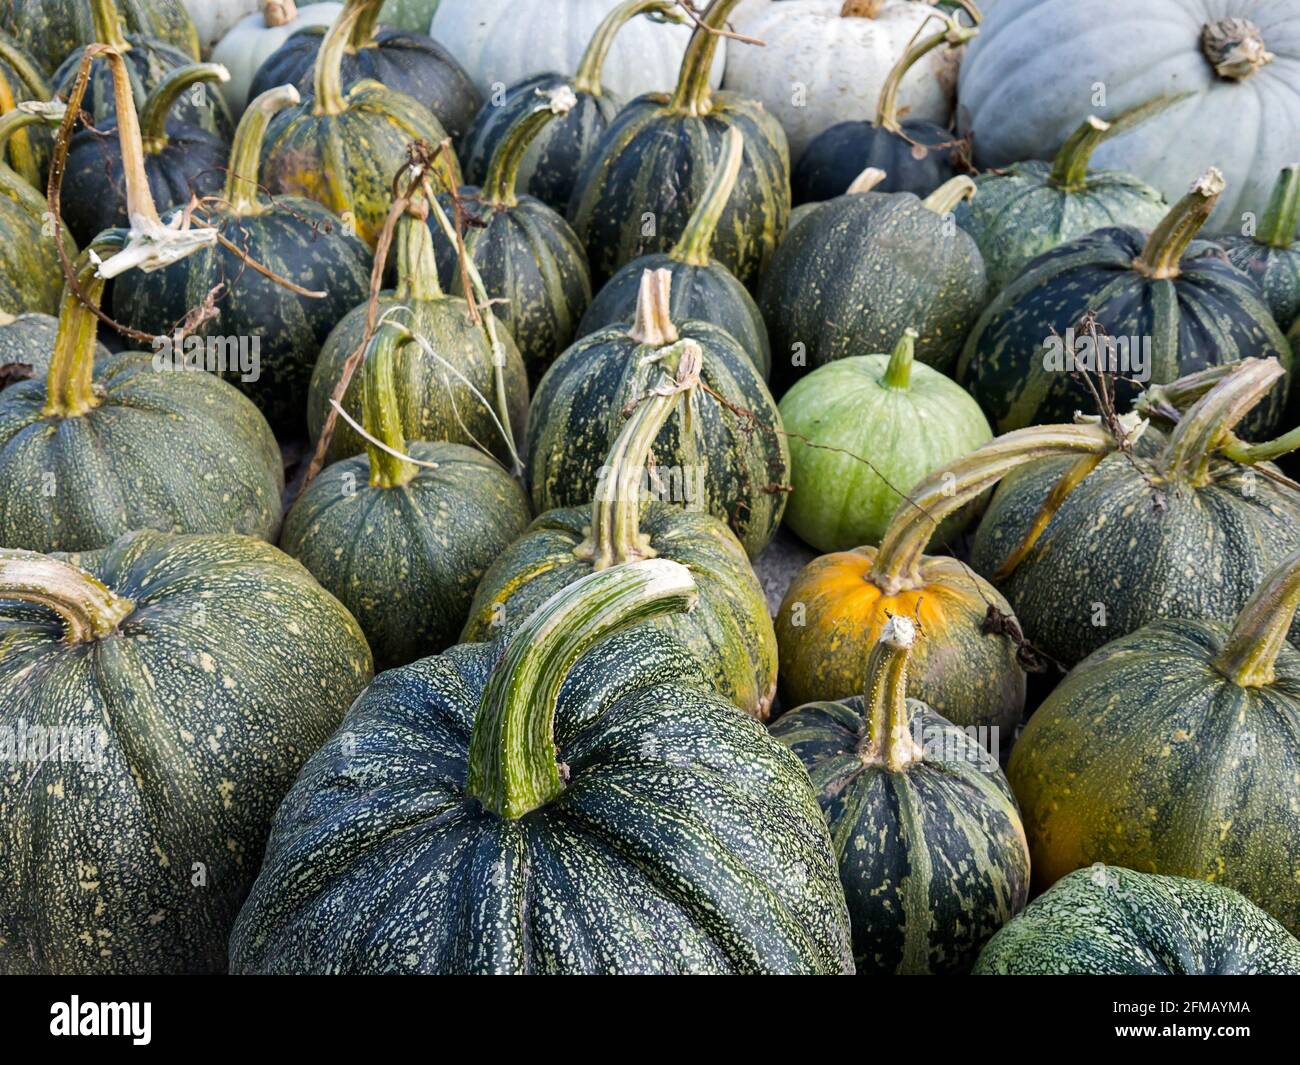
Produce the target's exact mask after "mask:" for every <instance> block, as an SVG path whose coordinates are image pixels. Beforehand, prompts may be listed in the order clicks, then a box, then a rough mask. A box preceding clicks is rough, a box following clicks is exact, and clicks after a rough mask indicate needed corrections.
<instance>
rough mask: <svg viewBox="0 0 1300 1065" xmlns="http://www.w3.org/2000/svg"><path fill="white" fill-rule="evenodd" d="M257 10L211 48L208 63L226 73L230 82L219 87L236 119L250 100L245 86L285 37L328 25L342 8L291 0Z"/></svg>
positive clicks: (268, 2)
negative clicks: (210, 62)
mask: <svg viewBox="0 0 1300 1065" xmlns="http://www.w3.org/2000/svg"><path fill="white" fill-rule="evenodd" d="M258 6H259V7H260V8H261V10H260V11H257V12H255V13H254V14H251V15H249V16H248V17H247V18H243V19H240V20H239V21H238V22H236V23H235V24H234V25H233V26H232V27H231V28H230V31H229V32H228V33H227V34H226V35H225V36H224V37H222V38H221V40H220V41H219V42H218V43H217V46H216V47H215V48H214V49H212V61H213V62H214V63H220V64H221V65H222V66H224V67H225V68H226V69H227V70H229V71H230V80H229V81H227V82H225V83H224V84H223V85H222V86H221V92H222V95H223V96H225V98H226V104H227V106H229V108H230V112H231V114H233V115H234V116H235V117H236V118H238V117H239V116H240V115H242V114H243V113H244V107H245V106H246V105H247V104H248V102H249V101H250V100H251V99H252V97H251V96H250V95H249V92H248V89H249V86H251V85H252V84H253V75H254V74H256V73H257V71H258V68H260V67H261V65H262V63H263V62H264V61H265V60H266V59H268V58H269V57H270V56H271V55H272V54H273V53H274V52H275V51H276V50H277V49H278V48H279V47H280V45H282V44H284V42H285V41H287V40H288V39H289V37H290V36H291V35H292V34H294V33H297V32H298V31H299V30H301V29H305V28H306V27H308V26H329V25H330V24H331V23H332V22H333V21H334V19H335V18H337V17H338V13H339V12H340V11H342V10H343V5H342V4H338V3H332V2H331V3H325V2H321V3H314V4H311V3H305V4H303V5H302V7H299V6H298V5H297V4H296V3H294V0H262V3H261V4H259V5H258Z"/></svg>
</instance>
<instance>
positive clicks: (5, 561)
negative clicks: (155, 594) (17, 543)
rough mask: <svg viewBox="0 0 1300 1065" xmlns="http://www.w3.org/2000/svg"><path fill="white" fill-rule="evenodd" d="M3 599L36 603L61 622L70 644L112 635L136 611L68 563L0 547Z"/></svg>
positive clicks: (1, 594) (64, 635)
mask: <svg viewBox="0 0 1300 1065" xmlns="http://www.w3.org/2000/svg"><path fill="white" fill-rule="evenodd" d="M0 599H8V600H17V601H19V602H23V603H35V604H38V605H39V606H43V607H47V608H49V609H50V610H52V611H54V612H55V613H56V614H58V615H59V617H61V618H62V619H63V638H64V640H66V641H67V642H68V643H87V642H89V641H90V640H98V639H102V638H103V637H105V636H110V635H112V633H113V631H114V630H115V629H116V628H117V627H118V626H119V625H120V624H121V623H122V622H123V621H124V620H125V619H126V618H127V617H129V616H130V614H131V612H132V611H133V610H135V603H134V601H132V600H130V599H127V598H126V597H125V596H121V595H118V594H117V593H115V592H114V591H112V590H111V589H110V588H109V587H108V585H106V584H104V583H103V581H100V580H98V579H97V578H95V577H93V576H91V575H90V574H89V573H87V572H86V571H85V570H83V569H79V568H78V567H76V566H73V565H71V564H69V563H67V562H61V561H59V560H58V559H56V558H50V557H49V556H48V555H40V554H37V553H36V552H35V551H18V550H15V549H12V548H0Z"/></svg>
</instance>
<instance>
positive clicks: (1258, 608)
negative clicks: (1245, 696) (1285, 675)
mask: <svg viewBox="0 0 1300 1065" xmlns="http://www.w3.org/2000/svg"><path fill="white" fill-rule="evenodd" d="M1297 606H1300V550H1296V551H1292V552H1291V554H1289V555H1288V556H1287V557H1286V558H1284V559H1283V560H1282V561H1281V562H1280V563H1278V565H1277V566H1276V567H1274V569H1273V570H1272V572H1270V573H1269V574H1268V575H1267V576H1266V577H1265V578H1264V583H1263V584H1261V585H1260V586H1259V587H1258V588H1256V589H1255V594H1254V595H1252V596H1251V597H1250V599H1249V601H1248V602H1247V603H1246V605H1245V606H1244V607H1242V608H1241V612H1240V613H1239V614H1238V615H1237V620H1236V621H1235V622H1233V625H1232V633H1231V634H1230V635H1229V636H1228V642H1227V643H1226V644H1225V645H1224V647H1223V650H1222V651H1220V652H1219V655H1218V657H1216V658H1215V660H1214V667H1215V669H1217V670H1218V671H1219V672H1220V673H1222V674H1223V675H1224V676H1225V677H1227V678H1228V679H1229V680H1230V681H1232V682H1233V683H1234V684H1237V685H1239V686H1241V687H1243V688H1263V687H1265V686H1267V685H1269V684H1272V683H1273V681H1275V680H1276V679H1277V671H1276V669H1275V667H1276V665H1277V656H1278V654H1279V653H1280V652H1281V650H1282V647H1283V645H1284V644H1285V643H1286V640H1287V633H1288V632H1289V631H1290V629H1291V622H1292V621H1293V620H1294V619H1295V612H1296V607H1297Z"/></svg>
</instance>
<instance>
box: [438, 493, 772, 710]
mask: <svg viewBox="0 0 1300 1065" xmlns="http://www.w3.org/2000/svg"><path fill="white" fill-rule="evenodd" d="M590 526H591V508H590V507H571V508H568V509H565V510H552V511H550V512H549V513H546V514H543V515H542V516H541V517H540V518H538V519H537V520H536V521H534V522H533V523H532V525H530V526H529V528H528V531H527V533H526V534H525V535H524V536H523V537H521V538H520V539H519V540H517V541H516V542H515V543H514V544H512V545H511V546H510V547H509V548H507V549H506V550H505V551H504V552H503V553H502V554H501V555H500V557H498V558H497V560H496V561H495V562H494V563H493V564H492V566H491V568H490V569H489V570H488V571H487V573H486V574H485V575H484V577H483V580H482V581H481V582H480V583H479V586H478V591H477V592H475V593H474V604H473V606H472V607H471V609H470V614H469V621H468V622H467V623H466V625H465V631H464V632H463V633H462V634H461V639H462V641H465V642H472V641H476V640H488V639H491V638H492V637H493V636H495V635H496V634H497V633H498V632H500V631H501V629H500V626H502V625H517V624H519V623H521V622H522V621H523V620H524V619H525V618H527V617H528V616H529V615H530V614H531V613H532V612H533V611H534V610H536V609H537V608H538V607H539V606H541V605H542V604H543V603H544V602H546V600H547V599H549V598H550V597H551V596H552V595H554V594H555V593H556V592H558V591H559V590H560V589H561V588H565V587H567V586H568V585H570V584H572V583H573V582H574V581H576V580H578V579H580V578H581V577H584V576H586V575H587V574H588V573H590V572H591V571H592V565H591V563H590V562H587V561H583V560H581V559H579V558H578V557H577V556H576V555H575V554H574V550H575V548H577V547H578V545H579V544H581V543H583V542H584V541H585V540H586V538H587V533H588V531H589V529H590ZM640 529H641V532H642V533H643V534H645V535H646V536H648V537H649V540H650V547H651V548H652V549H653V550H654V551H655V552H656V556H657V557H659V558H667V559H671V560H673V561H674V562H680V563H681V564H682V565H683V566H686V567H688V568H689V569H690V571H691V577H692V578H694V580H695V585H696V588H697V590H698V591H699V595H700V601H699V604H698V605H697V606H696V607H695V609H694V610H692V611H691V612H690V613H689V614H669V615H667V616H666V617H662V618H656V619H655V620H654V621H652V622H649V623H648V624H649V625H650V626H651V627H654V628H658V629H661V630H663V631H664V632H667V633H670V634H671V635H672V636H673V638H674V639H676V640H678V641H679V642H680V643H681V644H682V646H684V647H686V648H687V649H688V650H690V651H692V652H693V653H694V654H695V657H696V658H698V659H699V660H700V663H701V665H702V666H703V668H704V671H705V674H706V675H707V676H708V679H709V682H710V684H712V685H713V687H714V688H715V689H716V690H717V691H719V692H721V693H722V694H723V695H725V696H726V697H727V698H728V699H730V700H731V701H732V702H733V703H735V704H736V705H737V706H738V707H740V709H742V710H744V711H745V713H747V714H752V715H753V716H755V717H757V718H759V719H760V720H766V719H767V716H768V714H769V712H770V711H771V707H772V699H773V697H774V696H775V695H776V634H775V632H773V630H772V620H771V618H770V617H768V613H767V601H766V599H765V598H764V596H763V588H762V586H761V585H760V584H759V583H758V578H757V577H756V576H755V575H754V570H753V569H752V568H751V566H750V564H749V559H748V557H747V556H746V555H745V549H744V548H743V547H742V546H741V545H740V542H739V541H738V540H737V539H736V537H735V535H734V534H733V533H732V532H731V530H730V529H728V528H727V527H726V526H725V525H724V524H723V523H722V522H720V521H718V519H717V518H714V517H712V516H710V515H708V514H702V513H700V512H698V511H688V510H682V509H681V508H680V507H676V506H672V505H671V504H667V503H658V502H651V503H648V504H646V505H645V506H644V507H643V508H642V517H641V523H640Z"/></svg>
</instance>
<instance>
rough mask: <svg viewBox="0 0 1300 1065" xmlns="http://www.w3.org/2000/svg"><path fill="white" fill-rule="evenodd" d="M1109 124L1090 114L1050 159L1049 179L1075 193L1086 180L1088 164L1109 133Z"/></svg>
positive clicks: (1052, 182) (1055, 184)
mask: <svg viewBox="0 0 1300 1065" xmlns="http://www.w3.org/2000/svg"><path fill="white" fill-rule="evenodd" d="M1110 130H1111V124H1110V123H1109V122H1107V121H1105V120H1104V119H1100V118H1098V117H1097V116H1096V115H1089V116H1088V117H1087V119H1086V120H1085V121H1084V122H1083V124H1082V125H1081V126H1080V127H1079V128H1078V129H1076V130H1075V131H1074V132H1073V133H1071V134H1070V136H1069V137H1068V138H1067V139H1066V142H1065V143H1064V144H1063V145H1061V150H1060V151H1059V152H1057V153H1056V158H1055V159H1054V160H1052V173H1051V175H1050V176H1049V177H1048V179H1047V180H1048V182H1049V183H1050V184H1052V185H1054V186H1055V187H1056V188H1058V189H1063V190H1065V191H1066V192H1078V191H1079V190H1080V189H1082V188H1084V186H1086V185H1087V183H1088V163H1089V161H1090V160H1091V159H1092V153H1093V152H1095V151H1096V150H1097V146H1098V145H1099V144H1101V142H1102V141H1104V140H1105V139H1106V136H1107V134H1109V133H1110Z"/></svg>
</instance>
